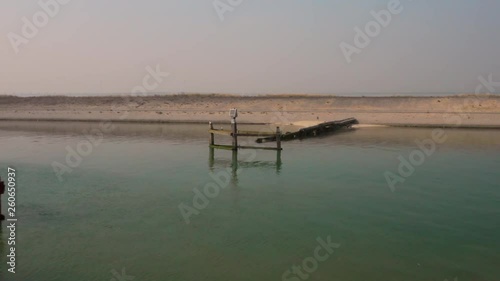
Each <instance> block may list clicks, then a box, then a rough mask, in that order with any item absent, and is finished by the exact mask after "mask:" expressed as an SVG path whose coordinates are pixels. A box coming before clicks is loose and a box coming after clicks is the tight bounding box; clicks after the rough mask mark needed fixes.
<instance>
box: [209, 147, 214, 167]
mask: <svg viewBox="0 0 500 281" xmlns="http://www.w3.org/2000/svg"><path fill="white" fill-rule="evenodd" d="M209 149H210V150H209V151H208V167H209V168H210V171H212V172H213V171H214V164H215V155H214V152H215V148H213V147H210V148H209Z"/></svg>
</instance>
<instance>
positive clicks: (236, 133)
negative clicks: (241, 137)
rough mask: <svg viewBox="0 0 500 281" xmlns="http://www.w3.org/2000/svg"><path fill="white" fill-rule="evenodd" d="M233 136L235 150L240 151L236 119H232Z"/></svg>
mask: <svg viewBox="0 0 500 281" xmlns="http://www.w3.org/2000/svg"><path fill="white" fill-rule="evenodd" d="M231 135H232V137H233V150H238V126H237V125H236V118H231Z"/></svg>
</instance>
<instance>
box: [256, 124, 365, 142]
mask: <svg viewBox="0 0 500 281" xmlns="http://www.w3.org/2000/svg"><path fill="white" fill-rule="evenodd" d="M355 124H359V122H358V120H356V119H355V118H347V119H343V120H338V121H331V122H325V123H321V124H318V125H315V126H311V127H307V128H302V129H300V130H298V131H296V132H292V133H285V134H282V135H281V136H280V138H279V139H280V140H281V141H289V140H295V139H304V138H310V137H316V136H320V135H324V134H328V133H332V132H334V131H337V130H339V129H343V128H351V126H352V125H355ZM276 139H277V137H276V136H270V137H264V138H258V139H257V140H256V142H257V143H263V142H273V141H276Z"/></svg>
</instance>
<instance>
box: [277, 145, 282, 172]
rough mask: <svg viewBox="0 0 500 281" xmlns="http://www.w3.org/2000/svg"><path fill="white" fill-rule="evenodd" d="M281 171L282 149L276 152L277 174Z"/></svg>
mask: <svg viewBox="0 0 500 281" xmlns="http://www.w3.org/2000/svg"><path fill="white" fill-rule="evenodd" d="M280 172H281V150H278V151H277V152H276V174H278V175H279V174H280Z"/></svg>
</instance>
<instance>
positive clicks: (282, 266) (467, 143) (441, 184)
mask: <svg viewBox="0 0 500 281" xmlns="http://www.w3.org/2000/svg"><path fill="white" fill-rule="evenodd" d="M96 126H97V124H92V123H22V122H15V123H12V122H0V176H2V178H5V176H6V169H7V167H8V166H12V167H15V168H16V169H17V171H18V174H17V178H18V195H17V200H18V209H17V215H18V219H19V221H18V229H17V241H18V248H17V258H18V260H17V261H18V264H17V267H16V269H17V273H16V275H15V279H12V280H111V279H112V278H115V276H114V275H113V273H112V272H113V271H114V270H116V271H117V272H121V271H122V270H125V272H126V274H127V275H128V276H134V277H135V278H134V280H151V281H153V280H282V274H283V273H284V272H285V271H286V270H288V269H291V267H292V266H293V265H302V262H303V260H304V259H305V258H307V257H311V256H313V253H314V250H315V248H316V246H317V245H318V242H317V241H316V239H317V238H318V237H321V238H323V239H326V237H328V236H330V237H331V240H332V241H334V242H335V243H338V244H340V247H339V248H337V249H335V251H334V252H333V253H332V254H331V255H330V256H329V257H328V259H326V260H325V261H322V262H319V263H318V266H317V269H315V270H313V271H312V272H311V273H308V274H309V276H308V279H307V280H395V281H396V280H399V281H403V280H441V281H442V280H445V279H448V280H453V279H454V278H457V279H458V280H460V281H462V280H498V276H500V184H499V183H500V174H499V168H500V157H499V156H500V131H494V130H451V129H446V130H445V133H446V136H447V140H446V142H445V143H443V144H438V145H437V149H436V152H435V153H433V154H432V155H430V156H429V157H426V158H425V161H424V163H423V164H422V165H420V166H417V167H416V168H415V172H414V173H413V174H412V175H411V176H410V177H408V178H406V180H405V182H404V183H399V184H398V185H397V186H396V189H395V191H394V192H393V191H391V189H390V188H389V186H388V184H387V182H386V179H385V178H384V173H385V172H386V171H392V172H394V173H396V172H397V168H398V164H399V160H398V159H397V157H398V156H400V155H402V156H403V157H406V158H408V155H409V154H410V153H411V152H412V151H414V150H415V149H416V148H417V146H416V144H415V140H417V139H425V138H429V137H430V136H431V131H432V129H403V128H369V129H368V128H366V129H359V130H356V131H353V132H346V133H341V134H336V135H333V136H329V137H324V138H318V139H310V140H304V141H301V142H299V141H297V142H287V143H284V144H283V146H284V151H283V152H282V154H281V163H280V161H277V155H276V153H275V152H272V151H257V152H255V154H254V152H253V151H240V153H239V154H238V155H237V158H238V159H237V161H235V160H234V159H233V155H232V152H230V151H215V152H214V159H213V160H211V159H210V151H209V149H208V147H207V141H208V136H207V133H206V126H205V125H203V126H201V125H200V126H198V125H188V126H187V125H159V124H153V125H138V124H121V125H117V127H116V128H115V129H114V130H113V131H112V132H110V133H107V134H105V135H104V138H103V140H102V143H101V144H100V145H99V146H96V147H93V149H92V152H91V153H90V154H89V155H87V156H84V157H82V162H81V164H80V165H79V166H78V167H76V168H74V169H73V171H72V172H71V173H67V174H65V175H64V176H63V179H64V180H63V181H62V182H60V181H59V180H58V178H57V177H56V175H55V173H54V171H53V168H52V167H51V164H52V163H53V162H54V161H57V162H61V163H65V156H66V154H67V152H66V146H69V147H72V148H73V149H75V148H76V147H77V145H78V143H79V142H81V141H82V140H84V139H85V138H84V136H83V134H82V132H83V131H85V130H86V129H89V128H93V127H96ZM240 129H241V128H240ZM235 165H237V166H235ZM210 173H213V174H218V175H219V176H221V179H222V182H223V184H222V188H220V192H219V194H218V195H217V196H214V198H208V199H207V200H208V206H206V207H205V208H202V209H200V210H198V211H199V214H197V215H192V216H191V217H190V218H189V219H190V223H189V224H187V223H186V221H185V219H184V218H183V216H182V215H181V212H180V210H179V204H181V203H184V204H186V205H189V206H193V197H194V193H193V189H195V188H196V189H198V190H203V188H204V187H205V186H206V185H207V184H215V185H218V186H220V184H218V183H217V181H216V180H214V178H213V177H212V176H211V175H210ZM222 175H224V176H222ZM225 176H229V178H228V180H227V181H226V180H225V179H226V178H225ZM224 183H227V184H224ZM2 199H3V207H4V209H5V206H6V203H5V200H6V198H5V196H3V198H2ZM4 212H5V211H4ZM5 225H6V224H5V222H4V223H3V228H2V237H3V241H2V246H1V247H0V250H1V257H0V261H1V264H2V266H1V267H0V268H1V269H0V270H1V272H0V276H1V280H10V279H8V278H10V277H12V276H11V275H12V274H10V273H7V272H6V266H5V264H6V261H5V255H6V254H7V253H6V252H7V245H6V243H5V242H6V239H7V235H8V233H7V231H6V229H5ZM292 276H293V275H290V276H289V277H290V278H291V277H292ZM117 280H118V279H117ZM290 280H294V279H290ZM298 280H302V279H298Z"/></svg>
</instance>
